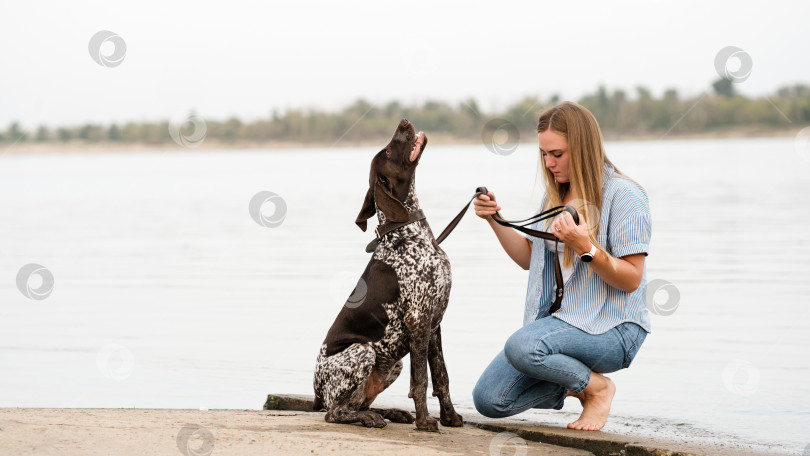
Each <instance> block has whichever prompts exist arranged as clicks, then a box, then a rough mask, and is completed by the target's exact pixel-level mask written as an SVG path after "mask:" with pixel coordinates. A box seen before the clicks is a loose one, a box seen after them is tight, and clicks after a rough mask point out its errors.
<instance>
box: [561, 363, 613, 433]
mask: <svg viewBox="0 0 810 456" xmlns="http://www.w3.org/2000/svg"><path fill="white" fill-rule="evenodd" d="M568 394H569V395H571V396H574V397H576V398H577V399H579V401H580V402H581V403H582V414H581V415H580V416H579V419H578V420H576V421H574V422H573V423H568V428H569V429H581V430H585V431H598V430H600V429H602V428H603V427H604V426H605V423H606V422H607V417H608V414H610V405H611V404H612V403H613V395H614V394H616V385H615V384H614V383H613V381H612V380H610V379H609V378H607V377H605V376H604V375H602V374H599V373H596V372H591V380H590V381H589V382H588V386H586V387H585V389H584V390H582V392H581V393H571V392H569V393H568Z"/></svg>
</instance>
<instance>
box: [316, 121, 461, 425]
mask: <svg viewBox="0 0 810 456" xmlns="http://www.w3.org/2000/svg"><path fill="white" fill-rule="evenodd" d="M426 145H427V137H426V136H425V134H424V133H422V132H419V134H416V133H415V132H414V127H413V125H412V124H411V123H410V122H408V121H407V120H405V119H403V120H402V121H401V122H400V124H399V126H398V127H397V129H396V131H395V132H394V137H393V138H392V139H391V142H390V143H388V145H387V146H385V148H384V149H383V150H381V151H380V152H379V153H377V154H376V155H375V156H374V159H373V160H372V161H371V174H370V176H369V190H368V192H367V193H366V198H365V201H364V202H363V208H362V210H361V211H360V215H358V216H357V220H356V221H355V223H357V225H358V226H359V227H360V229H362V230H363V231H365V230H366V220H367V219H368V218H370V217H371V216H372V215H374V214H375V213H376V214H377V218H378V220H379V222H380V225H383V224H384V223H385V222H386V221H391V222H404V221H407V220H408V219H409V214H411V213H415V212H417V211H419V209H420V208H419V200H418V199H417V198H416V193H415V191H414V171H415V170H416V166H417V165H418V164H419V159H420V158H421V156H422V152H423V151H424V149H425V146H426ZM450 282H451V279H450V262H449V261H448V259H447V255H445V253H444V251H443V250H442V249H441V248H439V245H438V244H437V243H436V240H435V239H434V237H433V232H432V231H431V230H430V226H428V223H427V220H425V219H422V220H419V221H415V222H413V223H410V224H407V225H405V226H403V227H400V228H398V229H395V230H394V231H391V232H390V233H388V234H385V235H383V236H382V238H381V239H380V242H379V245H378V246H377V248H376V249H375V250H374V253H373V254H372V256H371V261H369V263H368V266H367V267H366V270H365V271H364V272H363V275H362V276H361V280H360V281H358V284H357V287H355V290H354V292H353V293H352V296H351V297H350V298H349V300H348V301H347V302H346V304H345V305H344V306H343V308H342V309H341V311H340V313H339V314H338V316H337V319H336V320H335V322H334V323H333V324H332V327H331V328H330V329H329V332H328V333H327V335H326V339H325V340H324V341H323V344H322V345H321V350H320V353H319V354H318V360H317V364H316V367H315V379H314V386H315V403H314V406H315V409H316V410H323V409H324V408H325V409H326V417H325V419H326V421H327V422H330V423H356V422H360V423H362V424H363V425H365V426H368V427H384V426H385V425H386V423H385V420H384V418H387V419H389V420H391V421H393V422H396V423H413V422H414V418H413V416H412V415H411V414H410V413H409V412H407V411H405V410H397V409H386V410H382V409H370V408H369V406H370V405H371V403H372V402H373V401H374V399H375V398H376V397H377V395H378V394H380V392H382V391H383V390H384V389H385V388H387V387H388V386H389V385H390V384H392V383H393V382H394V380H396V379H397V377H398V376H399V374H400V372H401V371H402V358H403V357H404V356H405V355H406V354H408V353H410V359H411V388H410V393H409V394H408V397H411V398H413V401H414V404H415V406H416V407H415V410H416V427H417V429H422V430H432V431H435V430H438V425H437V424H436V419H435V418H433V417H431V416H430V415H429V414H428V410H427V397H426V394H427V369H428V365H430V373H431V378H432V383H433V395H434V396H437V397H438V398H439V404H440V406H441V412H440V417H439V419H440V421H441V423H442V425H444V426H461V425H462V424H463V421H462V418H461V415H459V414H458V413H456V411H455V409H454V408H453V404H452V402H451V401H450V391H449V381H448V378H447V369H446V368H445V364H444V356H443V354H442V341H441V331H440V328H439V324H440V323H441V321H442V316H443V315H444V311H445V309H446V308H447V301H448V297H449V295H450Z"/></svg>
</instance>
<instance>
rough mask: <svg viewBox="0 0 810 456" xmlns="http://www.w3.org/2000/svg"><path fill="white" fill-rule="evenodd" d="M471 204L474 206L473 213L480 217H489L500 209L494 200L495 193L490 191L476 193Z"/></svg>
mask: <svg viewBox="0 0 810 456" xmlns="http://www.w3.org/2000/svg"><path fill="white" fill-rule="evenodd" d="M473 205H474V206H475V215H477V216H479V217H481V218H482V219H487V218H490V217H491V216H492V215H493V214H495V212H497V211H499V210H501V206H499V205H498V203H497V202H495V194H494V193H492V192H489V193H487V194H486V195H484V194H483V193H482V194H480V195H478V197H477V198H475V199H474V200H473Z"/></svg>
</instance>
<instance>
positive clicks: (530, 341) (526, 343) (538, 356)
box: [503, 330, 548, 370]
mask: <svg viewBox="0 0 810 456" xmlns="http://www.w3.org/2000/svg"><path fill="white" fill-rule="evenodd" d="M538 342H542V341H538V340H537V339H536V338H535V336H533V335H532V334H531V332H529V331H524V330H518V331H516V332H515V333H514V334H512V335H511V336H510V337H509V339H507V340H506V343H505V344H504V347H503V354H504V356H506V359H507V360H508V361H509V364H511V365H512V366H514V367H515V368H516V369H518V370H521V367H525V365H526V364H527V363H542V362H543V359H545V357H546V355H548V353H547V352H546V350H545V349H544V348H545V344H543V343H538Z"/></svg>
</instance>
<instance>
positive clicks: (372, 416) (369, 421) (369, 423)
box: [358, 412, 386, 428]
mask: <svg viewBox="0 0 810 456" xmlns="http://www.w3.org/2000/svg"><path fill="white" fill-rule="evenodd" d="M358 414H359V418H360V422H361V423H363V426H365V427H376V428H384V427H385V425H386V423H385V418H383V417H382V415H380V414H379V413H377V412H358Z"/></svg>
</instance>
